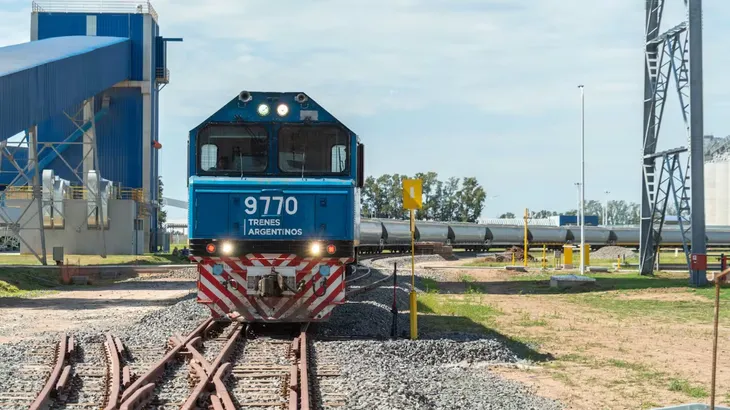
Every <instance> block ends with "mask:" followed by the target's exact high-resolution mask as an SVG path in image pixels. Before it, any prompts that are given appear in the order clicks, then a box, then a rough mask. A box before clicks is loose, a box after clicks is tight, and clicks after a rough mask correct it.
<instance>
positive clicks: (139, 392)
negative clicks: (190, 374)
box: [120, 318, 213, 410]
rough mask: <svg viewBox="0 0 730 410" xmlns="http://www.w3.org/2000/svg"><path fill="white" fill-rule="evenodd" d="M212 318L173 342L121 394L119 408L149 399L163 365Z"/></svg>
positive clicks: (128, 409) (123, 409) (131, 408)
mask: <svg viewBox="0 0 730 410" xmlns="http://www.w3.org/2000/svg"><path fill="white" fill-rule="evenodd" d="M212 320H213V319H212V318H207V319H206V320H204V321H203V322H202V323H201V324H200V325H199V326H198V327H197V328H196V329H195V330H193V331H192V332H191V333H190V334H189V335H188V336H187V337H186V338H185V339H184V340H182V341H181V342H180V341H178V342H176V343H175V346H174V347H173V348H172V349H170V351H168V352H167V354H165V356H164V357H163V358H162V359H160V361H158V362H157V363H155V365H153V366H152V367H151V368H150V369H149V370H147V372H146V373H145V374H143V375H142V376H141V377H140V378H139V379H137V380H136V381H135V382H134V383H132V384H131V385H130V386H129V387H128V388H127V389H126V390H124V393H123V394H122V404H121V408H120V410H134V409H137V408H140V407H141V406H142V405H144V403H145V402H146V401H147V400H150V399H151V396H152V391H153V390H154V388H155V383H154V382H155V381H156V380H157V378H159V377H160V376H162V374H163V372H164V371H165V365H166V364H167V363H168V362H170V361H171V360H173V359H174V358H175V357H176V356H177V355H178V354H179V353H180V350H182V349H183V347H185V346H186V345H187V344H188V343H190V341H191V340H193V339H195V338H196V337H198V336H200V334H201V333H203V332H204V331H205V330H206V328H207V327H208V326H209V325H210V323H211V322H212Z"/></svg>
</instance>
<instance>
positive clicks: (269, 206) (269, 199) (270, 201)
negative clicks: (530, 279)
mask: <svg viewBox="0 0 730 410" xmlns="http://www.w3.org/2000/svg"><path fill="white" fill-rule="evenodd" d="M260 203H263V205H262V206H260V205H259V204H260ZM243 205H244V206H245V207H246V210H245V212H246V213H247V214H249V215H255V214H256V213H257V211H258V210H259V209H261V208H262V211H263V212H262V213H261V215H262V216H269V215H271V216H273V215H281V214H282V211H284V212H286V213H287V214H288V215H294V214H296V213H297V209H298V208H299V203H298V202H297V198H296V197H293V196H290V197H287V198H284V197H283V196H261V197H259V198H258V200H257V199H256V197H253V196H249V197H246V199H245V200H244V201H243ZM269 211H271V213H269ZM274 211H275V212H274Z"/></svg>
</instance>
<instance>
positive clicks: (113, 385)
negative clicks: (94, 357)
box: [104, 333, 124, 410]
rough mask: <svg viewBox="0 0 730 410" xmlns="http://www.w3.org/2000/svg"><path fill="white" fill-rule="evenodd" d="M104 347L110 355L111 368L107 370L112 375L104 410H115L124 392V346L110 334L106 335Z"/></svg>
mask: <svg viewBox="0 0 730 410" xmlns="http://www.w3.org/2000/svg"><path fill="white" fill-rule="evenodd" d="M104 345H105V346H106V351H107V354H108V355H109V367H108V368H107V369H108V370H109V372H110V373H111V377H110V385H109V390H108V392H109V396H108V400H107V404H106V407H105V408H104V410H115V409H116V408H117V406H118V405H119V396H120V393H121V391H122V379H121V377H122V353H123V352H124V345H122V341H121V340H120V339H119V338H116V339H115V338H114V337H112V335H111V334H109V333H107V334H106V342H105V343H104Z"/></svg>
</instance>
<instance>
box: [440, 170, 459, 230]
mask: <svg viewBox="0 0 730 410" xmlns="http://www.w3.org/2000/svg"><path fill="white" fill-rule="evenodd" d="M458 192H459V178H456V177H451V178H449V179H448V181H446V183H445V184H444V186H443V189H442V191H441V196H440V197H441V202H440V203H439V212H438V215H437V218H436V219H437V220H439V221H453V220H455V219H456V213H457V211H458V209H459V198H458V197H457V193H458Z"/></svg>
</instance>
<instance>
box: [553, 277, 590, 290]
mask: <svg viewBox="0 0 730 410" xmlns="http://www.w3.org/2000/svg"><path fill="white" fill-rule="evenodd" d="M594 283H596V280H595V279H593V278H590V277H588V276H580V275H554V276H551V277H550V287H551V288H557V289H565V288H572V287H576V286H586V285H592V284H594Z"/></svg>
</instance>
